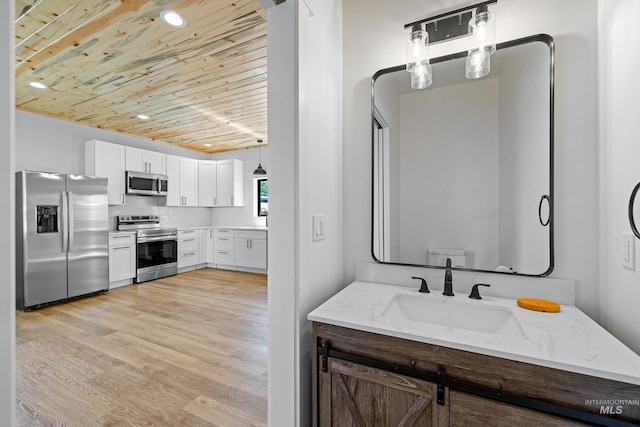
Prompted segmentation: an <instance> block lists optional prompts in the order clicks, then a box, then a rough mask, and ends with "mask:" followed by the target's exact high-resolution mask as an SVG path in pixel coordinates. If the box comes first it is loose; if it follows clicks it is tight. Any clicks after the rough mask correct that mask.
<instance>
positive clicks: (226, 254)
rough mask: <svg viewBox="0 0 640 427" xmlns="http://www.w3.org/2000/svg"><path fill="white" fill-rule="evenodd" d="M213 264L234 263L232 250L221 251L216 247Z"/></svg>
mask: <svg viewBox="0 0 640 427" xmlns="http://www.w3.org/2000/svg"><path fill="white" fill-rule="evenodd" d="M213 262H214V263H215V264H226V265H235V264H236V259H235V255H234V252H233V251H223V250H219V249H216V250H215V252H214V255H213Z"/></svg>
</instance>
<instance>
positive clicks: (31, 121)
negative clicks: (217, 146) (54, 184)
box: [16, 110, 209, 174]
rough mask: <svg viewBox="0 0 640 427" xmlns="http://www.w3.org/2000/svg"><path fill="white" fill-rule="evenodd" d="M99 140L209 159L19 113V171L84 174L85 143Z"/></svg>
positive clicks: (144, 140)
mask: <svg viewBox="0 0 640 427" xmlns="http://www.w3.org/2000/svg"><path fill="white" fill-rule="evenodd" d="M91 139H99V140H102V141H107V142H113V143H115V144H122V145H129V146H131V147H138V148H143V149H146V150H152V151H159V152H161V153H168V154H175V155H176V156H184V157H191V158H193V159H208V158H209V156H208V155H207V154H204V153H200V152H198V151H193V150H187V149H184V148H180V147H176V146H173V145H171V144H165V143H162V142H153V141H150V140H147V139H144V138H138V137H135V136H131V135H126V134H123V133H119V132H112V131H108V130H105V129H98V128H94V127H91V126H86V125H81V124H78V123H73V122H68V121H65V120H60V119H55V118H52V117H48V116H43V115H40V114H34V113H28V112H26V111H20V110H17V111H16V170H23V169H29V170H36V171H46V172H57V173H76V174H82V173H84V141H89V140H91Z"/></svg>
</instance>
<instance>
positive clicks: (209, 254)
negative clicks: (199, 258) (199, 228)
mask: <svg viewBox="0 0 640 427" xmlns="http://www.w3.org/2000/svg"><path fill="white" fill-rule="evenodd" d="M214 242H215V238H214V237H213V228H209V229H208V230H207V257H206V262H207V264H213V262H214V261H213V256H214V250H215V243H214Z"/></svg>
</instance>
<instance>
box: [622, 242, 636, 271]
mask: <svg viewBox="0 0 640 427" xmlns="http://www.w3.org/2000/svg"><path fill="white" fill-rule="evenodd" d="M620 249H621V250H622V254H621V257H620V264H622V266H623V267H626V268H629V269H631V270H635V268H636V241H635V238H634V237H633V234H630V233H622V244H621V247H620Z"/></svg>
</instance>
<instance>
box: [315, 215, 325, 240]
mask: <svg viewBox="0 0 640 427" xmlns="http://www.w3.org/2000/svg"><path fill="white" fill-rule="evenodd" d="M317 240H324V215H313V241H314V242H315V241H317Z"/></svg>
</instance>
